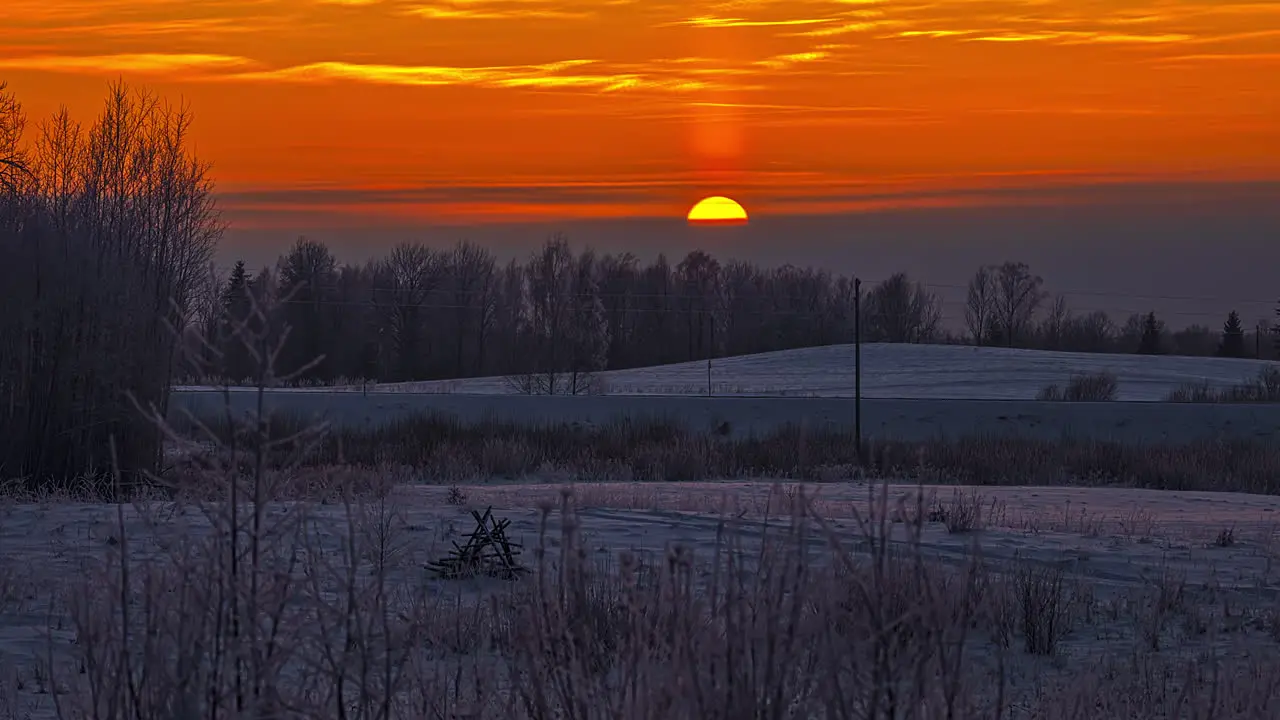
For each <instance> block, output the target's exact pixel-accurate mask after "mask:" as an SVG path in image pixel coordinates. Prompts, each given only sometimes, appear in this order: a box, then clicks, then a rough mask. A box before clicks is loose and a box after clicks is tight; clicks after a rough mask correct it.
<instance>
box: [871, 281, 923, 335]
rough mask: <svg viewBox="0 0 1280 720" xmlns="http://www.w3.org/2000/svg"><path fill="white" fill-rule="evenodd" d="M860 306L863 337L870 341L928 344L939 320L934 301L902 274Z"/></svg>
mask: <svg viewBox="0 0 1280 720" xmlns="http://www.w3.org/2000/svg"><path fill="white" fill-rule="evenodd" d="M864 307H865V308H866V310H865V319H866V325H865V327H866V330H865V335H864V337H865V338H866V339H867V340H869V341H871V342H891V343H923V342H930V341H931V340H933V339H934V338H935V336H936V335H937V331H938V323H939V322H941V319H942V311H941V304H940V303H939V302H938V298H937V297H936V296H934V295H932V294H931V293H929V292H928V291H927V290H925V288H924V286H923V285H921V284H919V283H914V282H912V281H911V280H910V279H909V278H908V277H907V274H906V273H895V274H894V275H892V276H891V277H889V279H887V280H885V281H884V282H882V283H880V284H879V285H877V286H876V287H875V288H873V289H872V290H871V292H869V293H867V297H866V303H865V306H864Z"/></svg>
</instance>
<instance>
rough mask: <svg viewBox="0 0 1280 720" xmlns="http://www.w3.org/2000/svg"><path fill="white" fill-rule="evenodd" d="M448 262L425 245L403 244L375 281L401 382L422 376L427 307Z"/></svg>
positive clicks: (385, 262) (389, 258)
mask: <svg viewBox="0 0 1280 720" xmlns="http://www.w3.org/2000/svg"><path fill="white" fill-rule="evenodd" d="M446 262H447V259H446V257H445V256H444V254H443V253H440V252H438V251H436V250H433V249H431V248H429V247H427V246H426V245H423V244H421V243H401V244H399V245H397V246H396V247H395V248H394V249H393V250H392V251H391V255H390V256H389V257H387V259H386V260H385V261H383V263H382V265H381V267H380V268H379V271H378V274H377V275H376V276H375V278H374V287H375V290H374V298H375V302H376V304H377V305H378V307H379V309H380V314H381V316H382V319H383V322H384V323H385V324H384V328H385V330H386V332H385V338H386V341H387V343H388V344H389V346H390V347H389V350H390V353H391V355H392V357H394V358H395V367H396V372H395V376H396V377H397V378H398V379H401V380H418V379H421V377H422V375H423V370H424V369H425V368H424V362H423V360H424V356H425V348H424V344H425V343H426V341H427V338H426V332H427V329H426V327H425V326H424V322H425V318H424V305H426V303H427V300H428V299H429V298H430V297H431V295H432V293H434V292H435V291H436V288H437V287H438V286H439V285H440V283H441V279H442V277H443V274H444V272H443V271H444V268H445V265H446Z"/></svg>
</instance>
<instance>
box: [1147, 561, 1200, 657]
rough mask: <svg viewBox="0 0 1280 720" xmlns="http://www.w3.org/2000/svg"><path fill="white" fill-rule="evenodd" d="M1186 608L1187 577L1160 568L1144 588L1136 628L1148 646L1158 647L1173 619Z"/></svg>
mask: <svg viewBox="0 0 1280 720" xmlns="http://www.w3.org/2000/svg"><path fill="white" fill-rule="evenodd" d="M1188 609H1189V598H1188V591H1187V582H1186V577H1185V576H1183V575H1181V574H1178V573H1175V572H1172V571H1170V570H1168V569H1167V568H1162V570H1161V573H1160V576H1159V577H1158V578H1157V579H1156V580H1155V581H1154V582H1152V583H1151V584H1150V585H1148V586H1147V588H1146V589H1145V590H1144V592H1143V595H1142V597H1141V601H1140V603H1139V605H1138V608H1137V610H1138V613H1139V616H1138V623H1139V628H1138V629H1139V631H1140V634H1141V637H1142V639H1143V642H1144V644H1145V645H1146V647H1147V649H1149V650H1150V651H1152V652H1156V651H1158V650H1160V647H1161V642H1162V640H1163V639H1164V635H1165V632H1166V630H1168V629H1169V627H1170V624H1171V622H1172V620H1173V619H1174V618H1175V617H1176V616H1177V615H1179V614H1182V613H1185V612H1186V611H1187V610H1188Z"/></svg>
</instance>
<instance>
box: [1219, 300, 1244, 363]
mask: <svg viewBox="0 0 1280 720" xmlns="http://www.w3.org/2000/svg"><path fill="white" fill-rule="evenodd" d="M1218 357H1230V358H1242V357H1244V325H1243V324H1242V323H1241V322H1240V313H1237V312H1236V311H1235V310H1232V311H1231V313H1230V314H1229V315H1227V322H1226V323H1225V324H1223V326H1222V344H1220V345H1218Z"/></svg>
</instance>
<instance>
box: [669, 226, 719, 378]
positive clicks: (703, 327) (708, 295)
mask: <svg viewBox="0 0 1280 720" xmlns="http://www.w3.org/2000/svg"><path fill="white" fill-rule="evenodd" d="M676 282H677V283H679V292H680V296H681V300H680V304H681V306H682V310H683V312H684V316H685V337H686V340H687V342H688V353H689V354H688V357H687V359H688V360H697V359H700V358H702V357H705V356H706V354H707V353H708V352H709V351H710V342H711V339H710V337H709V333H710V327H711V323H712V312H713V310H714V309H715V306H716V302H715V298H716V297H717V296H718V295H719V294H720V263H719V262H717V261H716V259H715V258H713V257H711V256H710V255H708V254H707V253H705V252H703V251H701V250H694V251H692V252H690V253H689V254H688V255H686V256H685V258H684V260H681V261H680V264H679V265H676Z"/></svg>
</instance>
